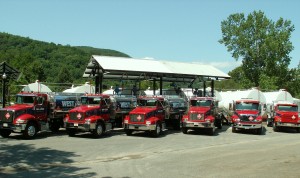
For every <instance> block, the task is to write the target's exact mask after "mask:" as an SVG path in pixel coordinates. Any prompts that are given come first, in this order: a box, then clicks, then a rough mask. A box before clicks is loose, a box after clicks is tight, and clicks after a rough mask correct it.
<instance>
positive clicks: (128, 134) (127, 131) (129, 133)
mask: <svg viewBox="0 0 300 178" xmlns="http://www.w3.org/2000/svg"><path fill="white" fill-rule="evenodd" d="M132 132H133V130H129V129H126V130H125V133H126V135H127V136H130V135H132Z"/></svg>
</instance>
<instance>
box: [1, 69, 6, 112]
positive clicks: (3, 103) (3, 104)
mask: <svg viewBox="0 0 300 178" xmlns="http://www.w3.org/2000/svg"><path fill="white" fill-rule="evenodd" d="M6 78H7V76H6V74H5V73H3V75H2V108H5V102H6V101H5V93H6V91H5V80H6Z"/></svg>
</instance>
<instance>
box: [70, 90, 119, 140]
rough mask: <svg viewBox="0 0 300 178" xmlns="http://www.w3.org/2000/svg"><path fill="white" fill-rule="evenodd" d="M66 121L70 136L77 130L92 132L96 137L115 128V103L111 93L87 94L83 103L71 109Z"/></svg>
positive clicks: (82, 98) (82, 99) (82, 100)
mask: <svg viewBox="0 0 300 178" xmlns="http://www.w3.org/2000/svg"><path fill="white" fill-rule="evenodd" d="M64 122H65V123H66V130H67V132H68V134H69V136H74V135H75V134H76V133H77V132H91V133H92V134H93V135H94V136H95V137H100V136H102V135H103V134H104V133H105V132H107V131H110V130H112V129H113V125H114V122H115V103H114V102H113V101H112V100H111V98H110V96H109V95H104V94H86V95H84V96H82V97H81V105H80V106H78V107H75V108H73V109H71V110H69V114H68V115H67V116H66V118H65V120H64Z"/></svg>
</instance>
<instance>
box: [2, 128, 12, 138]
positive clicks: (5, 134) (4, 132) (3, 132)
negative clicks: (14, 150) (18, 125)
mask: <svg viewBox="0 0 300 178" xmlns="http://www.w3.org/2000/svg"><path fill="white" fill-rule="evenodd" d="M10 134H11V130H6V129H4V130H0V135H1V136H2V137H3V138H8V137H9V135H10Z"/></svg>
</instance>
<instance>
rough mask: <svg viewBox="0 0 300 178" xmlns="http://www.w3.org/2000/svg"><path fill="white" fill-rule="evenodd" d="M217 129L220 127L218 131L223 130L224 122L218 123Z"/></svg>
mask: <svg viewBox="0 0 300 178" xmlns="http://www.w3.org/2000/svg"><path fill="white" fill-rule="evenodd" d="M217 127H218V129H222V128H223V122H222V120H219V121H218V124H217Z"/></svg>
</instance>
